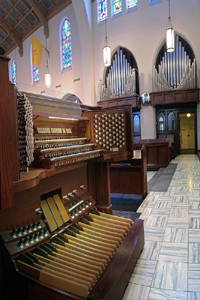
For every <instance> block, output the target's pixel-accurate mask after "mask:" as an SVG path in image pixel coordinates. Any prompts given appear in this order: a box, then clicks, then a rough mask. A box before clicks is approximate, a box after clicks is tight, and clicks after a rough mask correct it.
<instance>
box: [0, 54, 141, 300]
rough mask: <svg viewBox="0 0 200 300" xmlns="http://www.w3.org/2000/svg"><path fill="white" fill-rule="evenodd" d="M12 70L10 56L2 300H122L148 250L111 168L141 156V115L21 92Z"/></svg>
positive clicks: (1, 152)
mask: <svg viewBox="0 0 200 300" xmlns="http://www.w3.org/2000/svg"><path fill="white" fill-rule="evenodd" d="M7 64H8V59H7V58H5V57H3V56H0V88H1V91H2V95H3V97H2V99H1V110H0V120H1V122H4V124H2V123H1V130H0V141H1V144H2V145H3V147H1V148H0V159H1V160H0V161H1V164H0V189H1V193H0V196H1V197H0V272H1V276H0V281H2V288H0V293H3V295H2V298H3V299H6V300H8V299H9V300H10V299H17V298H19V299H21V300H27V299H29V300H35V299H37V300H44V299H48V300H51V299H52V300H53V299H59V300H69V299H76V300H78V299H79V300H81V299H91V300H92V299H93V300H97V299H98V300H101V299H102V300H113V299H115V300H120V299H121V298H122V297H123V293H124V291H125V289H126V286H127V284H128V281H129V278H130V276H131V274H132V271H133V268H134V266H135V264H136V262H137V259H138V257H139V255H140V252H141V251H142V249H143V246H144V229H143V220H139V219H136V220H135V221H134V222H133V221H132V220H129V219H124V218H120V217H117V216H113V215H112V204H111V201H110V185H109V182H110V178H109V163H110V162H116V161H117V162H119V161H120V160H125V159H128V158H129V157H131V156H132V153H133V143H132V136H133V134H132V108H131V106H129V105H127V106H123V107H116V108H112V109H103V108H102V107H100V106H98V107H92V106H87V105H83V104H80V103H75V102H70V101H67V100H62V99H57V98H52V97H44V96H41V95H35V94H30V93H25V92H19V91H18V90H17V88H16V87H15V86H14V85H13V84H11V83H9V80H8V72H7V68H8V66H7ZM2 70H4V72H3V71H2ZM2 128H3V129H2ZM133 184H134V183H133ZM0 296H1V295H0Z"/></svg>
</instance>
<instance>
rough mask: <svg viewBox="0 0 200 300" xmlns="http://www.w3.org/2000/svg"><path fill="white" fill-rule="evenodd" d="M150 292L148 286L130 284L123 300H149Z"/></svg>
mask: <svg viewBox="0 0 200 300" xmlns="http://www.w3.org/2000/svg"><path fill="white" fill-rule="evenodd" d="M149 290H150V287H148V286H142V285H138V284H134V283H129V284H128V287H127V289H126V292H125V294H124V296H123V298H122V300H147V299H148V296H149ZM113 300H114V299H113Z"/></svg>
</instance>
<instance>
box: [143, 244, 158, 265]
mask: <svg viewBox="0 0 200 300" xmlns="http://www.w3.org/2000/svg"><path fill="white" fill-rule="evenodd" d="M160 247H161V242H155V241H145V245H144V249H143V251H142V253H141V254H140V258H141V259H149V260H157V259H158V255H159V252H160Z"/></svg>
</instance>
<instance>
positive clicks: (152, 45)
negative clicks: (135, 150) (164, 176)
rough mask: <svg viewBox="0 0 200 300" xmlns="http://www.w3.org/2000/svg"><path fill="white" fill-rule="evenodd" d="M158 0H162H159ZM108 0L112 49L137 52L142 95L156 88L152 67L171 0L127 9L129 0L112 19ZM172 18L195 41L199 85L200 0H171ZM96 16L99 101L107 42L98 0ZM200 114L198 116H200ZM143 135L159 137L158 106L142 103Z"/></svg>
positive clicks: (144, 0)
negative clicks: (128, 10)
mask: <svg viewBox="0 0 200 300" xmlns="http://www.w3.org/2000/svg"><path fill="white" fill-rule="evenodd" d="M155 2H158V1H155ZM109 3H110V1H109V0H108V20H107V32H108V41H109V45H110V46H111V51H112V52H114V51H115V49H116V48H117V47H118V46H123V47H125V48H128V49H129V50H130V51H131V52H132V53H133V55H134V57H135V59H136V61H137V65H138V69H139V82H140V95H141V94H142V93H143V92H149V93H150V92H151V91H152V69H153V65H154V63H155V59H156V56H157V53H158V51H159V49H160V47H161V46H162V45H163V43H164V42H165V30H166V25H167V20H168V13H169V1H168V0H162V1H161V2H160V3H157V4H155V5H149V0H138V6H137V9H135V10H134V11H132V12H130V13H127V12H126V7H125V0H124V1H123V11H122V14H121V15H120V16H119V17H116V18H114V19H112V17H111V9H110V5H109ZM170 3H171V18H172V24H173V27H174V30H175V32H176V33H177V34H179V35H181V36H182V37H183V38H184V39H186V40H187V41H188V43H189V44H190V45H191V47H192V49H193V51H194V54H195V57H196V61H197V66H198V69H197V74H198V87H199V86H200V51H199V49H200V39H199V28H200V18H199V14H200V1H199V0H171V2H170ZM93 17H94V55H95V57H94V61H95V80H96V82H95V86H96V100H97V101H98V84H99V78H102V79H103V74H105V69H104V66H103V59H102V49H103V47H104V42H105V24H104V23H101V24H99V23H98V21H97V19H98V18H97V1H95V3H93ZM199 118H200V115H199V116H198V119H199ZM141 125H142V126H141V137H142V138H149V139H151V138H155V137H156V123H155V109H154V108H152V107H142V110H141ZM198 136H199V139H200V130H199V133H198Z"/></svg>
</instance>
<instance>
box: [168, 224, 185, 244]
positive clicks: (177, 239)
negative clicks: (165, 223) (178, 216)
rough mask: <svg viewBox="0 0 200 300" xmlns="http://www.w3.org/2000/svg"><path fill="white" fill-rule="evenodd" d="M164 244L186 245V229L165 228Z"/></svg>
mask: <svg viewBox="0 0 200 300" xmlns="http://www.w3.org/2000/svg"><path fill="white" fill-rule="evenodd" d="M164 242H171V243H188V229H182V228H171V227H167V228H166V230H165V236H164Z"/></svg>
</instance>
